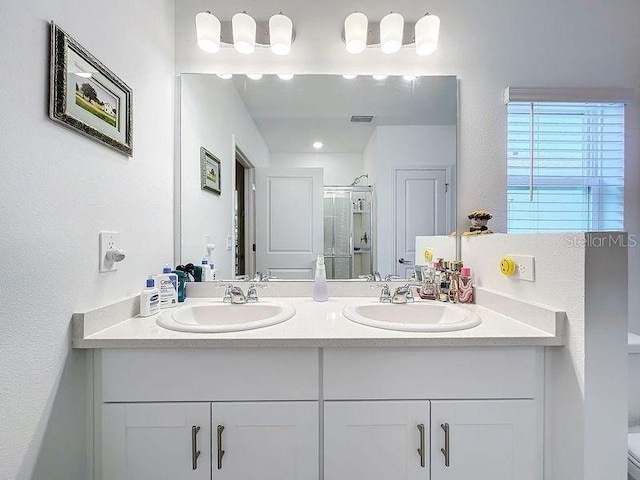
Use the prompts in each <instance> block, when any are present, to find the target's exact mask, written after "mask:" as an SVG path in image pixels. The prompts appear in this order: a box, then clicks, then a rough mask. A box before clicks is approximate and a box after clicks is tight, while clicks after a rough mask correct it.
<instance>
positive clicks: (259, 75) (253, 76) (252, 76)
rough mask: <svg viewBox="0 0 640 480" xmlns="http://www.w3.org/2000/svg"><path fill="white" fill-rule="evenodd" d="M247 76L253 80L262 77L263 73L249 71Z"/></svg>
mask: <svg viewBox="0 0 640 480" xmlns="http://www.w3.org/2000/svg"><path fill="white" fill-rule="evenodd" d="M247 77H249V78H250V79H251V80H260V79H261V78H262V74H261V73H247Z"/></svg>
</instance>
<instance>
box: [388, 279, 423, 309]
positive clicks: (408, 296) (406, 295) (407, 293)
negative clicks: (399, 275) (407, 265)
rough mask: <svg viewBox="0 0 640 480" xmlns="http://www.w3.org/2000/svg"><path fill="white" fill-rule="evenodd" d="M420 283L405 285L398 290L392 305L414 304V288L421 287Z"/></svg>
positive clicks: (394, 294)
mask: <svg viewBox="0 0 640 480" xmlns="http://www.w3.org/2000/svg"><path fill="white" fill-rule="evenodd" d="M419 286H420V284H419V283H405V284H404V285H402V286H401V287H398V288H396V291H395V292H393V296H392V297H391V303H396V304H404V303H413V302H414V301H415V298H414V297H413V290H412V287H419Z"/></svg>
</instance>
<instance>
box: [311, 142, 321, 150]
mask: <svg viewBox="0 0 640 480" xmlns="http://www.w3.org/2000/svg"><path fill="white" fill-rule="evenodd" d="M322 147H323V144H322V142H313V148H315V149H316V150H320V149H321V148H322Z"/></svg>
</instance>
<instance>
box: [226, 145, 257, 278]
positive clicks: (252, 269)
mask: <svg viewBox="0 0 640 480" xmlns="http://www.w3.org/2000/svg"><path fill="white" fill-rule="evenodd" d="M236 161H237V162H238V163H240V164H241V165H242V166H243V167H244V168H245V172H244V174H245V175H244V192H245V194H244V205H245V219H244V251H245V259H244V266H245V274H246V275H247V276H248V277H252V276H253V275H255V273H256V252H255V251H254V250H253V246H254V245H255V243H256V192H255V181H256V180H255V177H256V173H255V166H254V165H253V163H252V162H251V160H249V158H248V157H247V155H245V153H244V152H243V150H242V147H241V146H239V145H238V142H237V141H236V139H235V138H234V162H236ZM235 177H236V173H235V168H234V169H233V183H232V184H233V185H234V188H235V183H236V178H235ZM234 215H235V205H234V202H232V203H231V218H233V217H234ZM231 232H232V235H231V236H232V245H235V244H236V241H237V238H236V233H235V229H233V228H232V230H231ZM234 250H235V249H234ZM235 257H236V256H235V251H234V253H233V255H232V263H233V268H232V271H235V260H236V258H235Z"/></svg>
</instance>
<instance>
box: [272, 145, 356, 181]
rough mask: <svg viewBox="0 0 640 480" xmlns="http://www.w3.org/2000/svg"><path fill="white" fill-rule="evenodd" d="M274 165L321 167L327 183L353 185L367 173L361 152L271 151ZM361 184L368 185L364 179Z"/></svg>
mask: <svg viewBox="0 0 640 480" xmlns="http://www.w3.org/2000/svg"><path fill="white" fill-rule="evenodd" d="M271 166H272V167H292V168H300V167H319V168H323V169H324V184H325V185H342V186H347V185H351V183H352V182H353V180H354V179H355V178H356V177H359V176H360V175H362V174H364V173H367V172H366V171H365V170H364V164H363V162H362V154H360V153H276V152H271ZM360 185H368V183H367V179H366V178H365V179H363V180H362V182H361V183H360Z"/></svg>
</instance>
